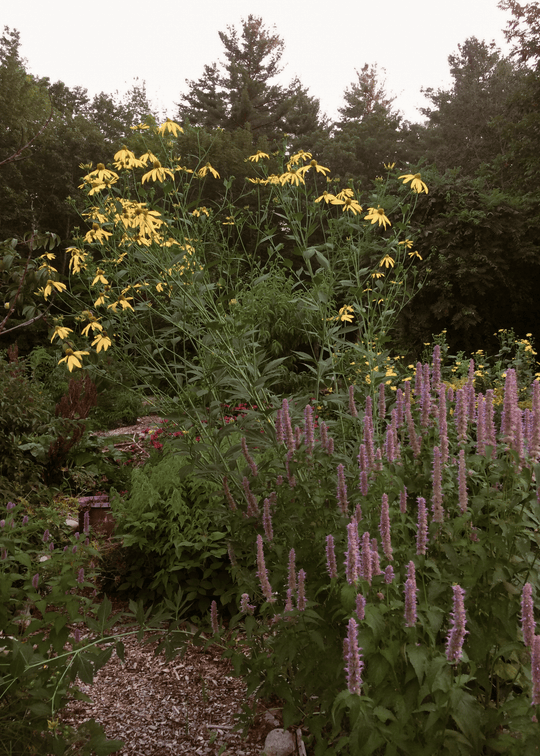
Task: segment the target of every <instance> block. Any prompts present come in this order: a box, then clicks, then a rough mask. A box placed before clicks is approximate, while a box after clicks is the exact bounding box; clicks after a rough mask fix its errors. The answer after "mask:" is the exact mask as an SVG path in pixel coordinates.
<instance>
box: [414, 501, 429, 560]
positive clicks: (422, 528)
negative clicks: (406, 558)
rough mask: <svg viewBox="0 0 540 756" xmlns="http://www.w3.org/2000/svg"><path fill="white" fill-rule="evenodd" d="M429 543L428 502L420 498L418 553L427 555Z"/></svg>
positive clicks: (417, 534)
mask: <svg viewBox="0 0 540 756" xmlns="http://www.w3.org/2000/svg"><path fill="white" fill-rule="evenodd" d="M427 542H428V518H427V507H426V500H425V499H424V498H423V497H422V496H419V497H418V529H417V531H416V553H417V554H425V553H426V548H427Z"/></svg>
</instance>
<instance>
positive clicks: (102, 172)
mask: <svg viewBox="0 0 540 756" xmlns="http://www.w3.org/2000/svg"><path fill="white" fill-rule="evenodd" d="M88 179H90V180H92V179H94V180H95V179H97V180H98V181H103V182H105V181H117V180H118V174H117V173H115V172H114V171H110V170H109V169H108V168H105V166H104V165H103V163H98V164H97V166H96V170H95V171H92V173H89V174H88V175H87V176H85V177H84V179H83V181H87V180H88Z"/></svg>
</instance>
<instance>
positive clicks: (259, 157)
mask: <svg viewBox="0 0 540 756" xmlns="http://www.w3.org/2000/svg"><path fill="white" fill-rule="evenodd" d="M262 158H266V159H267V160H270V155H268V154H267V153H266V152H261V150H257V152H256V153H255V154H254V155H250V156H249V157H248V160H250V161H251V162H252V163H258V162H259V160H262Z"/></svg>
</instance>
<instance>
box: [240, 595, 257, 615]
mask: <svg viewBox="0 0 540 756" xmlns="http://www.w3.org/2000/svg"><path fill="white" fill-rule="evenodd" d="M240 611H241V612H242V613H243V614H253V612H254V611H255V607H254V606H253V605H252V604H250V603H249V594H248V593H243V594H242V598H241V599H240Z"/></svg>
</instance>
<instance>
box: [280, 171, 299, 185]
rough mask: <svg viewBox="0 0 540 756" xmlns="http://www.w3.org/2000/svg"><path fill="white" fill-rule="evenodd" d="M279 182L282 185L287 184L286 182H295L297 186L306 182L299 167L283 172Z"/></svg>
mask: <svg viewBox="0 0 540 756" xmlns="http://www.w3.org/2000/svg"><path fill="white" fill-rule="evenodd" d="M279 183H280V184H281V185H282V186H285V184H291V185H292V184H294V185H295V186H299V185H300V184H304V183H305V181H304V178H303V176H302V174H301V173H300V169H299V170H297V171H292V170H289V171H286V172H285V173H282V174H281V176H280V177H279Z"/></svg>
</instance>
